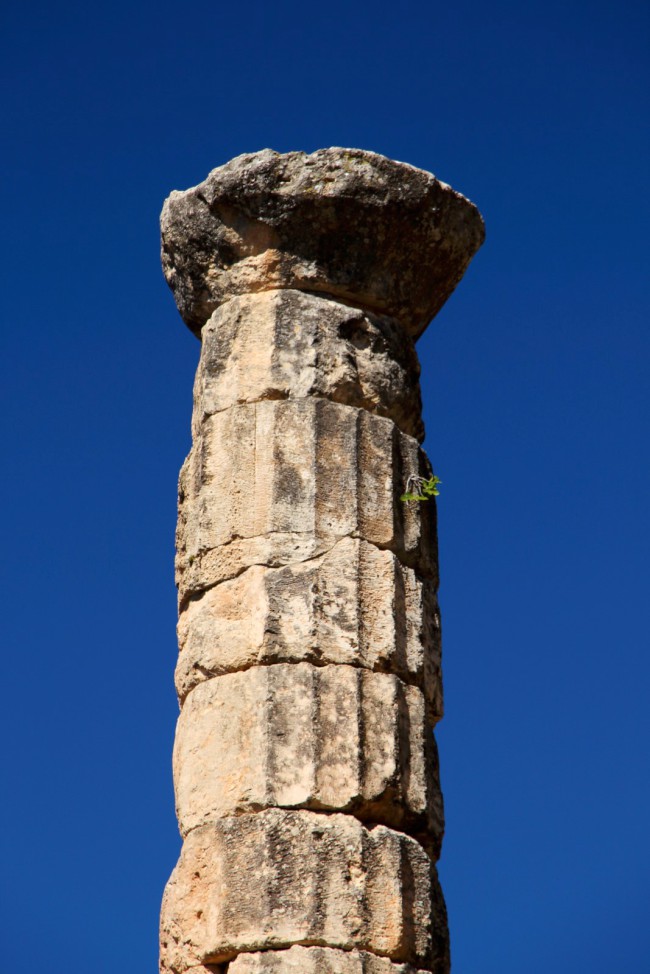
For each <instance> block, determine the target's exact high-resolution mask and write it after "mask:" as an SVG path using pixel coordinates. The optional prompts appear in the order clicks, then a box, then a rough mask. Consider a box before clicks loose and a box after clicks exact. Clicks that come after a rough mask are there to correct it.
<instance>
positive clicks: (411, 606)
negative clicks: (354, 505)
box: [176, 538, 442, 719]
mask: <svg viewBox="0 0 650 974" xmlns="http://www.w3.org/2000/svg"><path fill="white" fill-rule="evenodd" d="M178 636H179V646H180V654H179V657H178V665H177V668H176V687H177V690H178V694H179V697H180V698H181V699H183V698H184V697H185V696H186V695H187V693H188V692H189V691H190V690H191V689H192V687H193V686H196V684H197V683H200V682H201V681H202V680H204V679H206V678H207V677H210V676H218V675H220V674H223V673H229V672H233V671H235V670H242V669H246V668H248V667H250V666H254V665H256V664H260V663H261V664H267V663H283V662H301V661H308V662H313V663H349V664H351V665H354V666H362V667H365V668H368V669H371V670H384V671H390V672H392V673H395V674H397V675H398V676H401V677H402V678H403V679H404V680H405V681H406V682H408V683H416V684H417V685H419V686H421V687H422V688H423V690H424V693H425V696H426V699H427V702H428V703H429V705H430V708H431V713H432V717H433V719H436V718H439V717H441V716H442V689H441V667H440V654H441V650H440V615H439V611H438V602H437V597H436V592H435V585H434V582H433V581H424V580H422V579H421V578H419V577H418V576H417V575H416V574H415V572H414V571H413V570H412V569H410V568H406V567H405V566H403V565H402V564H401V563H400V562H399V561H398V560H397V558H396V557H395V556H394V555H393V554H392V553H391V552H390V551H385V550H382V549H380V548H376V547H375V546H374V545H372V544H368V543H366V542H363V541H359V540H358V539H356V538H344V539H343V540H342V541H339V542H338V544H335V545H334V547H333V548H332V549H331V551H329V552H327V553H326V554H324V555H321V556H320V557H318V558H313V559H311V560H309V561H305V562H299V563H297V564H291V565H286V566H284V567H283V568H264V567H261V566H256V567H253V568H249V569H247V570H246V571H244V572H243V573H242V574H241V575H239V576H238V577H237V578H234V579H231V580H229V581H227V582H222V583H221V584H220V585H216V586H214V587H213V588H211V589H208V590H207V591H206V592H203V593H201V594H200V595H198V596H196V597H195V598H193V599H191V600H190V601H189V602H188V603H187V604H186V605H185V608H184V609H183V610H182V611H181V613H180V616H179V622H178Z"/></svg>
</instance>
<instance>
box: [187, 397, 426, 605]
mask: <svg viewBox="0 0 650 974" xmlns="http://www.w3.org/2000/svg"><path fill="white" fill-rule="evenodd" d="M430 470H431V468H430V465H429V462H428V460H427V458H426V456H425V455H424V453H423V452H422V450H421V449H420V448H419V446H418V443H417V441H416V440H414V439H413V438H412V437H410V436H406V435H404V434H402V433H400V431H399V430H398V428H397V427H396V426H395V424H394V423H392V422H391V421H390V420H388V419H384V418H383V417H379V416H375V415H373V414H371V413H368V412H367V411H366V410H365V409H356V408H354V407H351V406H342V405H340V404H338V403H332V402H329V401H328V400H326V399H317V398H312V399H298V400H290V401H283V402H274V401H272V402H258V403H252V404H247V405H241V406H233V407H232V408H230V409H227V410H224V411H223V412H219V413H216V414H214V415H212V416H210V417H208V418H207V419H206V420H205V421H204V422H203V423H202V424H201V425H200V428H199V429H198V431H197V432H196V433H195V437H194V445H193V447H192V450H191V452H190V455H189V457H188V459H187V461H186V463H185V464H184V467H183V470H182V471H181V477H180V488H179V496H180V508H179V521H178V531H177V539H176V541H177V552H178V554H177V580H178V585H179V598H180V601H181V605H182V604H183V602H184V600H185V599H187V597H188V595H190V594H192V593H194V592H198V591H201V590H202V589H205V588H208V587H210V586H211V585H214V584H215V583H217V582H220V581H225V579H226V578H227V577H232V575H233V574H238V573H239V572H240V571H241V570H242V569H243V568H245V567H248V566H249V565H250V564H255V563H256V562H254V561H253V560H252V559H253V557H254V555H252V554H251V552H258V551H259V540H258V539H260V538H264V539H265V544H266V545H267V546H268V548H270V550H271V553H273V552H274V541H275V537H276V536H277V535H279V536H280V537H279V541H278V544H279V547H280V552H281V555H280V554H279V553H278V554H276V557H284V558H287V556H288V554H289V551H288V549H287V545H286V536H287V535H299V536H303V537H305V536H306V538H307V539H310V541H308V543H311V545H312V546H313V547H315V548H316V551H318V550H320V551H322V550H323V546H325V549H326V548H327V547H332V546H333V545H334V544H335V543H336V542H337V541H338V540H340V539H341V538H345V537H361V538H364V539H365V540H366V541H369V542H372V543H373V544H375V545H378V546H379V547H382V548H389V549H390V550H391V551H393V552H394V553H395V554H396V555H397V557H398V558H400V560H401V561H402V562H403V563H404V564H406V565H409V566H412V567H413V568H414V569H416V570H417V571H418V573H419V574H420V575H422V576H423V577H424V578H433V579H436V578H437V546H436V526H435V507H434V506H433V505H430V504H422V505H419V504H403V503H400V501H399V497H400V494H401V493H402V492H403V490H404V485H405V483H406V479H407V478H408V476H409V474H412V473H413V474H417V473H420V474H422V475H424V476H429V475H430ZM249 539H250V541H249ZM246 542H249V543H248V544H247V543H246ZM231 545H235V547H234V548H233V549H231V548H230V546H231ZM226 548H227V549H228V551H227V552H226V551H224V549H226ZM217 550H218V551H217ZM316 551H314V550H312V551H309V552H308V553H307V557H312V556H313V554H315V553H316ZM299 553H300V557H299V558H297V559H296V560H302V557H303V556H304V555H305V551H304V548H302V547H299ZM272 557H273V554H272ZM226 559H228V560H226Z"/></svg>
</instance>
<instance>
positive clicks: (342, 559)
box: [160, 149, 483, 974]
mask: <svg viewBox="0 0 650 974" xmlns="http://www.w3.org/2000/svg"><path fill="white" fill-rule="evenodd" d="M161 223H162V260H163V268H164V271H165V275H166V277H167V280H168V283H169V285H170V287H171V288H172V290H173V291H174V296H175V298H176V302H177V304H178V307H179V310H180V312H181V314H182V316H183V318H184V319H185V321H186V323H187V324H188V325H189V327H190V328H191V329H192V330H193V331H194V333H195V334H197V335H198V336H199V337H200V338H201V343H202V344H201V357H200V362H199V367H198V371H197V375H196V381H195V385H194V411H193V417H192V437H193V443H192V449H191V451H190V454H189V456H188V458H187V460H186V461H185V463H184V464H183V468H182V470H181V476H180V480H179V518H178V529H177V538H176V541H177V558H176V579H177V585H178V590H179V622H178V637H179V648H180V652H179V657H178V664H177V667H176V687H177V690H178V696H179V700H180V702H181V708H182V709H181V714H180V717H179V720H178V725H177V731H176V740H175V746H174V762H173V763H174V786H175V792H176V806H177V814H178V820H179V825H180V829H181V833H182V835H183V838H184V843H183V849H182V853H181V856H180V860H179V862H178V864H177V866H176V868H175V869H174V872H173V873H172V876H171V878H170V880H169V883H168V884H167V887H166V890H165V894H164V898H163V907H162V913H161V927H160V970H161V974H226V971H227V974H448V972H449V946H448V934H447V917H446V910H445V905H444V900H443V897H442V893H441V891H440V887H439V885H438V880H437V873H436V869H435V865H434V862H435V860H436V859H437V857H438V855H439V853H440V845H441V841H442V833H443V825H444V822H443V805H442V795H441V791H440V784H439V777H438V758H437V750H436V744H435V740H434V737H433V728H434V726H435V724H436V722H437V721H438V720H439V718H440V717H441V716H442V712H443V704H442V678H441V648H440V643H441V640H440V615H439V609H438V601H437V588H438V550H437V540H436V506H435V501H433V500H430V501H428V502H426V503H418V502H403V501H401V499H400V498H401V495H402V494H403V493H404V492H405V490H406V486H407V482H408V481H409V478H410V477H411V476H413V475H417V476H420V477H424V478H427V477H429V476H431V473H432V469H431V465H430V463H429V461H428V459H427V457H426V455H425V453H424V452H423V450H422V448H421V446H420V444H421V442H422V440H423V437H424V427H423V424H422V417H421V396H420V386H419V373H420V368H419V364H418V359H417V354H416V351H415V347H414V341H415V339H417V337H418V336H419V335H420V334H421V333H422V331H423V330H424V328H425V327H426V325H427V323H428V321H429V319H430V318H431V317H432V316H433V314H435V312H436V311H437V310H438V309H439V308H440V307H441V305H442V304H443V303H444V301H445V300H446V299H447V298H448V296H449V295H450V294H451V292H452V291H453V289H454V287H455V286H456V284H457V283H458V281H459V280H460V278H461V276H462V274H463V272H464V270H465V267H466V266H467V264H468V263H469V261H470V259H471V257H472V256H473V254H474V252H475V251H476V250H477V248H478V247H479V246H480V244H481V242H482V240H483V222H482V220H481V217H480V215H479V213H478V211H477V210H476V208H475V207H474V206H473V204H471V203H469V202H468V201H467V200H465V199H464V198H463V197H462V196H460V195H459V194H458V193H455V192H454V191H453V190H452V189H451V188H450V187H449V186H447V185H445V184H444V183H441V182H439V181H438V180H437V179H435V177H433V176H431V175H430V174H429V173H425V172H422V171H420V170H417V169H414V168H412V167H411V166H406V165H404V164H402V163H396V162H392V161H391V160H389V159H385V158H383V157H382V156H377V155H375V154H373V153H368V152H362V151H360V150H344V149H326V150H322V151H320V152H316V153H314V154H313V155H311V156H307V155H305V154H304V153H299V152H293V153H288V154H287V155H279V154H278V153H275V152H271V151H270V150H264V151H263V152H260V153H255V154H252V155H245V156H240V157H238V158H237V159H234V160H233V161H232V162H230V163H228V164H227V165H225V166H222V167H221V168H220V169H216V170H214V171H213V172H212V173H210V175H209V176H208V178H207V179H206V180H205V181H204V182H203V183H201V184H200V185H199V186H196V187H194V188H193V189H190V190H188V191H187V192H185V193H178V192H174V193H172V194H171V196H170V197H169V199H168V200H167V201H166V203H165V207H164V209H163V214H162V220H161Z"/></svg>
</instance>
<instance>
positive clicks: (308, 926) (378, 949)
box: [161, 809, 447, 972]
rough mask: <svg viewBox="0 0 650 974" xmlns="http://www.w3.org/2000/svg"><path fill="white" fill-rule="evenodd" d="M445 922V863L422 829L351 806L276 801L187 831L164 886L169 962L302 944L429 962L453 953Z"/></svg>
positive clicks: (182, 964)
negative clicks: (425, 843)
mask: <svg viewBox="0 0 650 974" xmlns="http://www.w3.org/2000/svg"><path fill="white" fill-rule="evenodd" d="M443 929H444V903H443V901H442V898H441V896H440V893H439V887H438V884H437V879H436V875H435V868H434V866H433V865H432V863H431V860H430V859H429V857H428V855H427V854H426V852H425V851H424V850H423V849H422V847H421V846H420V845H419V843H418V842H416V841H415V840H414V839H412V838H409V837H408V836H406V835H404V834H403V833H401V832H395V831H393V830H391V829H388V828H386V827H385V826H383V825H378V826H376V827H374V828H372V829H368V828H366V827H365V826H364V825H362V824H361V823H360V822H359V821H358V820H357V819H356V818H354V817H353V816H351V815H340V814H332V815H318V814H316V813H314V812H306V811H284V810H280V809H267V810H265V811H261V812H258V813H256V814H254V815H241V816H237V817H227V818H222V819H220V820H219V821H217V822H215V823H214V824H212V825H207V826H203V827H201V828H197V829H194V830H193V831H192V832H190V833H189V835H188V836H187V837H186V839H185V843H184V845H183V851H182V853H181V858H180V860H179V863H178V865H177V866H176V869H175V870H174V872H173V874H172V877H171V879H170V881H169V883H168V885H167V889H166V891H165V896H164V898H163V908H162V916H161V931H162V941H163V947H164V951H163V956H164V957H165V958H166V960H165V962H164V963H165V965H166V966H163V968H162V969H163V971H165V970H171V971H174V972H176V971H179V972H183V971H186V970H187V969H188V968H190V967H191V966H192V965H196V964H216V963H220V962H223V961H227V960H230V959H232V958H233V957H234V956H235V955H236V954H238V953H240V952H242V951H255V950H267V949H270V948H278V947H285V946H291V945H292V944H303V945H310V944H311V945H318V946H331V947H338V948H342V949H344V950H352V949H359V950H367V951H369V952H370V953H374V954H379V955H381V956H385V957H390V959H392V960H395V961H402V962H405V963H409V964H413V966H415V967H418V966H419V967H427V966H428V965H433V964H434V963H439V962H440V959H441V958H444V956H445V954H446V950H447V945H446V939H445V937H444V935H443V936H441V931H442V930H443ZM434 970H435V967H434Z"/></svg>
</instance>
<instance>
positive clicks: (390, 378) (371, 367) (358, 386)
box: [193, 290, 424, 441]
mask: <svg viewBox="0 0 650 974" xmlns="http://www.w3.org/2000/svg"><path fill="white" fill-rule="evenodd" d="M419 374H420V366H419V363H418V358H417V354H416V352H415V347H414V345H413V341H412V340H411V339H410V338H409V337H408V336H407V335H405V333H404V331H403V329H402V328H401V327H400V326H399V325H398V324H397V322H395V321H393V320H392V319H390V318H386V317H380V316H378V315H373V314H369V313H365V312H363V311H360V310H359V309H357V308H351V307H350V306H348V305H345V304H341V303H339V302H338V301H333V300H328V299H327V298H324V297H321V296H320V295H316V294H305V293H303V292H302V291H291V290H288V291H263V292H261V293H258V294H247V295H243V296H241V297H236V298H233V299H232V300H230V301H228V302H227V303H226V304H224V305H222V306H221V307H220V308H219V309H218V310H217V311H215V313H214V314H213V315H212V317H211V318H210V320H209V321H208V323H207V324H206V326H205V327H204V328H203V331H202V333H201V361H200V363H199V368H198V371H197V373H196V382H195V385H194V420H193V425H194V431H195V433H198V432H199V430H200V424H201V422H202V421H203V420H204V419H205V418H206V417H207V416H211V415H212V414H214V413H217V412H220V411H221V410H223V409H227V408H228V407H229V406H234V405H237V404H238V403H243V402H257V401H259V400H262V399H301V398H305V397H306V396H320V397H325V398H327V399H331V400H332V401H334V402H340V403H343V404H345V405H348V406H357V407H359V408H363V409H367V410H368V411H369V412H371V413H377V415H379V416H387V417H388V418H390V419H392V420H393V421H394V422H395V423H396V424H397V426H399V428H400V429H401V430H402V432H404V433H408V434H409V435H411V436H414V437H415V438H416V439H417V440H418V441H421V440H422V439H423V436H424V426H423V423H422V418H421V413H422V401H421V397H420V384H419V382H418V377H419Z"/></svg>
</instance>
